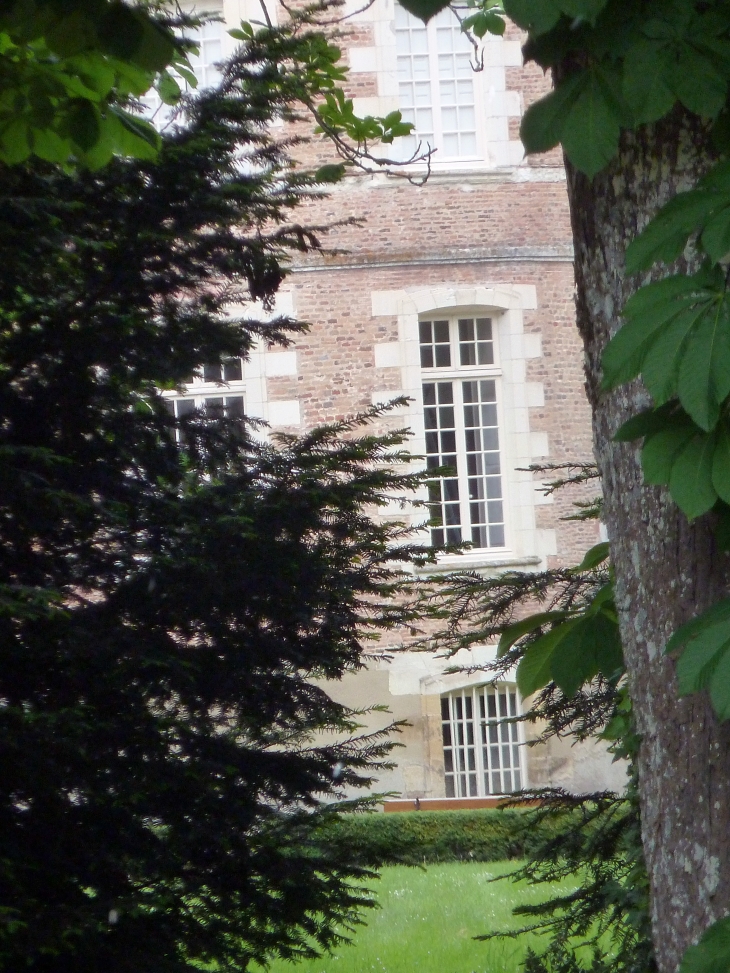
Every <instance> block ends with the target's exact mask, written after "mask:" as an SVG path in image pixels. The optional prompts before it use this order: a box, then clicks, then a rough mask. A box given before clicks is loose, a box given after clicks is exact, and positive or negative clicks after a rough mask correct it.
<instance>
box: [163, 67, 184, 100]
mask: <svg viewBox="0 0 730 973" xmlns="http://www.w3.org/2000/svg"><path fill="white" fill-rule="evenodd" d="M157 93H158V95H159V96H160V99H161V100H162V102H163V104H165V105H176V104H177V103H178V101H180V95H181V94H182V92H181V91H180V85H179V84H178V83H177V81H176V80H175V79H174V78H173V77H172V75H170V74H164V75H163V76H162V77H161V78H160V81H159V83H158V85H157Z"/></svg>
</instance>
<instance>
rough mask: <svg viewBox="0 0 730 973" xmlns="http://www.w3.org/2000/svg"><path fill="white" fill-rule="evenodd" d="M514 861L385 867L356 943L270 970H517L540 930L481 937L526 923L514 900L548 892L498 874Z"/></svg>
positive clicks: (532, 899)
mask: <svg viewBox="0 0 730 973" xmlns="http://www.w3.org/2000/svg"><path fill="white" fill-rule="evenodd" d="M514 867H515V864H514V862H488V863H453V864H443V865H429V866H428V868H426V869H425V870H421V869H418V868H409V867H407V866H395V867H390V868H384V869H383V870H382V877H381V879H380V881H379V882H378V883H377V887H376V889H377V894H378V901H379V903H380V906H381V908H379V909H372V910H369V911H368V912H367V914H366V916H365V921H366V923H367V925H366V926H361V927H360V928H359V929H358V930H357V931H356V932H355V934H354V936H353V941H352V944H350V945H343V946H339V947H337V949H336V950H335V951H334V953H333V954H332V955H331V956H324V957H322V958H321V959H317V960H303V961H301V962H298V963H295V964H293V963H290V962H285V961H282V960H278V961H275V962H273V963H272V964H271V966H270V967H269V973H517V971H518V969H519V966H520V960H521V959H522V957H523V956H524V954H525V951H526V949H527V947H528V946H529V945H532V946H533V948H535V949H537V950H538V951H540V949H541V948H542V943H543V942H544V940H541V938H540V937H539V936H536V935H531V936H520V937H519V939H516V940H512V939H500V940H491V941H489V942H476V941H475V940H474V938H473V937H474V936H478V935H482V934H484V933H488V932H493V931H495V930H498V929H510V928H516V927H517V926H519V925H520V923H519V922H518V921H516V920H515V918H514V917H513V916H512V908H513V906H515V905H517V904H520V903H527V902H538V901H540V900H542V899H545V898H547V897H548V895H547V894H546V891H545V889H544V888H541V889H536V888H533V887H531V886H529V885H525V884H520V885H515V884H513V883H512V882H508V881H504V882H492V881H491V879H493V878H496V877H498V876H500V875H504V874H506V873H508V872H510V871H512V870H513V869H514Z"/></svg>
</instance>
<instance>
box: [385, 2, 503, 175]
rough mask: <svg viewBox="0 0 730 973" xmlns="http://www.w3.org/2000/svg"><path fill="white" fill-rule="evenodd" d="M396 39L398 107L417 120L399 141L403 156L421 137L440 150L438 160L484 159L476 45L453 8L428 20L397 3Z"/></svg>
mask: <svg viewBox="0 0 730 973" xmlns="http://www.w3.org/2000/svg"><path fill="white" fill-rule="evenodd" d="M395 38H396V51H397V67H398V106H399V108H400V110H401V112H402V114H403V120H404V121H406V122H412V123H413V124H414V125H415V132H414V134H413V135H411V136H409V137H408V138H403V139H398V140H397V141H398V143H400V144H399V145H398V144H396V145H395V148H396V150H397V151H398V152H400V153H401V158H403V159H407V158H410V157H411V156H412V155H413V154H414V153H415V152H416V149H417V148H418V144H419V142H421V143H423V145H424V146H425V144H426V143H428V144H429V145H430V146H431V147H432V148H434V149H437V150H438V151H437V153H436V155H435V156H434V161H436V162H442V161H449V160H455V159H465V160H466V159H481V158H483V157H484V148H483V146H482V144H481V142H482V135H481V132H480V130H479V126H478V125H477V117H478V114H479V110H480V105H479V104H478V95H479V92H478V87H477V85H476V83H475V78H474V72H473V70H472V67H471V55H472V53H473V52H472V47H471V44H470V43H469V40H468V39H467V37H466V36H465V35H464V34H463V33H462V31H461V28H460V25H459V21H458V20H457V18H456V17H455V15H454V14H453V12H452V11H451V10H450V9H449V8H446V9H445V10H442V11H441V13H439V14H437V16H435V17H433V18H432V19H431V20H430V21H429V22H428V24H424V23H422V21H420V20H418V19H417V18H416V17H414V16H413V15H412V14H410V13H408V11H407V10H404V9H403V7H401V6H400V5H399V4H396V6H395Z"/></svg>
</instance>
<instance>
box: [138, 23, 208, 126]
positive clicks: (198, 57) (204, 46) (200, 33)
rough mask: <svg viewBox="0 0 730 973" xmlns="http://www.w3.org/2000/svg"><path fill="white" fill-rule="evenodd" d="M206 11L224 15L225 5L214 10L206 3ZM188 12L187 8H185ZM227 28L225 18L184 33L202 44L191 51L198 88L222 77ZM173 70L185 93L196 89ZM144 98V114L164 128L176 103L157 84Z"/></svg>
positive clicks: (191, 62) (200, 88)
mask: <svg viewBox="0 0 730 973" xmlns="http://www.w3.org/2000/svg"><path fill="white" fill-rule="evenodd" d="M206 11H207V12H208V13H211V14H213V15H214V16H222V15H223V10H222V9H218V10H216V9H212V10H211V9H209V8H207V7H206ZM186 12H188V11H187V10H186ZM225 30H226V25H225V24H224V23H223V22H222V21H220V20H209V21H206V23H204V24H202V25H201V26H200V27H199V28H198V29H197V30H196V31H194V32H191V33H190V34H189V35H188V34H186V35H185V36H191V38H192V39H193V40H195V42H196V43H197V45H198V47H199V50H198V53H197V54H190V55H189V61H190V67H191V69H192V72H193V74H194V75H195V77H196V80H197V82H198V87H197V88H196V89H195V91H203V90H205V88H211V87H213V85H215V84H217V83H218V81H220V78H221V72H220V69H219V68H218V65H219V63H220V62H221V61H222V60H223V35H224V33H225ZM171 73H172V75H173V77H174V78H175V80H176V81H177V83H178V85H179V86H180V89H181V90H182V91H183V93H189V92H190V91H192V90H193V89H192V87H191V85H190V84H188V82H187V81H186V80H185V79H184V78H182V77H181V76H180V75H179V74H177V72H176V71H172V72H171ZM141 101H142V104H143V105H144V109H145V115H147V116H148V117H150V118H151V119H152V121H153V122H154V124H155V126H156V127H157V128H158V129H161V128H164V127H165V125H167V124H168V122H169V121H170V119H171V117H172V114H173V112H174V110H175V109H174V107H172V106H170V105H164V104H163V103H162V100H161V99H160V96H159V95H158V94H157V92H156V91H155V90H154V88H153V89H151V90H150V91H148V92H147V94H146V95H145V96H144V97H143V98H142V99H141Z"/></svg>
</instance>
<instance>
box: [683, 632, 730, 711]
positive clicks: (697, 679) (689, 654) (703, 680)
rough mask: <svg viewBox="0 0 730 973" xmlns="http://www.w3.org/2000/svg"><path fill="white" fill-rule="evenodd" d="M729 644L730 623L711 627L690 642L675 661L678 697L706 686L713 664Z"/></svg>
mask: <svg viewBox="0 0 730 973" xmlns="http://www.w3.org/2000/svg"><path fill="white" fill-rule="evenodd" d="M728 642H730V623H728V622H727V621H725V622H720V623H718V624H715V625H711V626H709V627H708V628H706V629H704V630H703V631H702V632H700V634H699V635H698V636H697V638H695V639H693V640H692V641H690V643H689V644H688V645H687V647H686V648H685V650H684V652H683V653H682V654H681V656H680V657H679V660H678V661H677V683H678V685H679V695H680V696H687V695H689V694H690V693H696V692H699V691H700V690H701V689H704V688H705V686H707V684H708V682H709V679H710V676H711V675H712V672H713V670H714V668H715V664H716V662H717V659H718V658H719V655H720V653H721V652H722V651H725V650H726V649H727V647H728Z"/></svg>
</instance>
